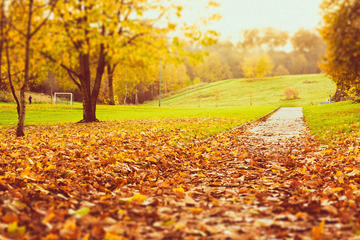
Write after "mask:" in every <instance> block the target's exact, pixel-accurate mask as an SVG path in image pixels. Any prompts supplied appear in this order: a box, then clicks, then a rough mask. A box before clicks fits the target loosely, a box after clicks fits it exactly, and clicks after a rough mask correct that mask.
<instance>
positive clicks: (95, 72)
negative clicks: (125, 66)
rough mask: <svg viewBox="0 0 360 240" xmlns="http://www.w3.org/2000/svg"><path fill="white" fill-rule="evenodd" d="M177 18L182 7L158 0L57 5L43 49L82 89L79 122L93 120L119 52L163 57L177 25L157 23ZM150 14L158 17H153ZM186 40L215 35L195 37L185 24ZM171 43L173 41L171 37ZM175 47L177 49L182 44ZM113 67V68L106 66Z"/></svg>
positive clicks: (95, 0)
mask: <svg viewBox="0 0 360 240" xmlns="http://www.w3.org/2000/svg"><path fill="white" fill-rule="evenodd" d="M172 9H175V14H176V15H181V11H182V7H181V6H179V5H176V4H172V5H171V6H169V7H167V6H165V5H163V2H162V1H145V0H141V1H130V0H114V1H106V0H101V1H99V0H88V1H83V0H73V1H70V0H69V1H62V2H61V4H58V6H57V8H56V11H55V13H54V19H53V21H52V23H53V24H52V28H50V29H49V32H50V33H51V34H52V35H53V36H54V37H53V41H54V43H55V44H54V45H55V46H56V48H55V49H54V47H53V46H54V45H53V46H51V47H50V46H44V48H43V50H42V54H43V55H44V56H45V57H46V58H48V59H50V60H51V61H53V62H56V63H57V64H58V65H59V66H61V67H63V68H64V69H66V71H67V72H68V74H69V76H70V78H71V79H72V81H73V82H74V83H75V84H76V86H77V87H78V88H79V89H80V90H81V91H82V95H83V96H82V97H83V119H82V120H81V121H80V122H93V121H97V119H96V102H97V98H98V95H99V91H100V86H101V82H102V79H103V75H104V72H105V67H106V66H107V65H108V66H109V67H110V68H109V71H108V72H109V76H110V77H111V75H112V71H113V69H114V68H115V66H116V65H117V66H118V67H119V65H118V64H117V63H118V62H119V60H120V62H121V59H122V57H123V56H122V53H123V49H126V48H128V47H130V46H133V47H134V48H135V49H142V48H147V47H149V46H153V45H155V47H157V54H156V55H155V57H158V58H160V57H161V56H162V55H163V54H165V53H166V43H167V41H165V40H166V38H165V36H166V35H167V34H168V33H169V32H170V31H174V30H175V29H176V24H173V23H171V22H170V21H168V20H166V18H165V19H164V20H163V22H161V24H162V25H161V24H159V25H158V26H156V23H157V22H158V20H159V19H163V16H165V15H168V12H169V14H171V11H170V10H172ZM147 12H149V14H148V15H150V16H151V15H153V14H154V13H158V14H157V15H156V16H155V17H153V18H151V17H149V16H148V15H147V14H146V13H147ZM184 31H185V36H186V37H187V38H189V39H192V40H194V41H195V42H201V43H203V44H210V43H212V41H213V40H212V37H213V36H216V32H213V31H207V32H206V34H199V32H198V30H197V29H194V28H193V27H192V26H189V25H187V26H186V27H185V29H184ZM174 39H175V38H174ZM173 45H177V47H179V48H181V43H180V41H175V42H174V44H173ZM109 64H111V65H109Z"/></svg>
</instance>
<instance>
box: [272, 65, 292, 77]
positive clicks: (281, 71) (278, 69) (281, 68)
mask: <svg viewBox="0 0 360 240" xmlns="http://www.w3.org/2000/svg"><path fill="white" fill-rule="evenodd" d="M284 75H290V72H289V70H288V69H287V68H286V67H285V66H284V65H282V64H281V65H279V66H277V67H276V69H275V71H274V76H284Z"/></svg>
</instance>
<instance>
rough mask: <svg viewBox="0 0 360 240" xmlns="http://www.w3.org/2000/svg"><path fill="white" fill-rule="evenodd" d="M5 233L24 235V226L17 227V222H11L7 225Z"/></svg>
mask: <svg viewBox="0 0 360 240" xmlns="http://www.w3.org/2000/svg"><path fill="white" fill-rule="evenodd" d="M7 231H8V233H16V234H21V233H25V231H26V226H22V227H19V226H18V223H17V222H12V223H10V224H9V225H8V229H7Z"/></svg>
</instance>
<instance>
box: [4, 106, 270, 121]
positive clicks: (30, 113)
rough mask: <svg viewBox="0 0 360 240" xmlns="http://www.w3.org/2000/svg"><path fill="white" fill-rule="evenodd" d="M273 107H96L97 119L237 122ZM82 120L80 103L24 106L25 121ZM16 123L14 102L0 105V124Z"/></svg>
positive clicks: (266, 111) (257, 115)
mask: <svg viewBox="0 0 360 240" xmlns="http://www.w3.org/2000/svg"><path fill="white" fill-rule="evenodd" d="M275 108H276V106H251V107H250V106H243V107H219V108H170V107H161V108H159V107H145V106H108V105H98V106H97V118H98V119H99V120H102V121H104V120H116V119H154V118H184V117H187V118H191V117H198V118H227V119H237V120H238V121H240V122H246V121H251V120H254V119H257V118H259V117H261V116H263V115H265V114H266V113H268V112H270V111H271V110H273V109H275ZM81 119H82V106H79V105H75V106H69V105H44V104H39V105H37V104H32V105H28V106H27V114H26V120H25V124H27V125H29V124H40V123H60V122H76V121H79V120H81ZM15 124H17V113H16V105H14V104H12V105H9V104H0V126H11V125H15Z"/></svg>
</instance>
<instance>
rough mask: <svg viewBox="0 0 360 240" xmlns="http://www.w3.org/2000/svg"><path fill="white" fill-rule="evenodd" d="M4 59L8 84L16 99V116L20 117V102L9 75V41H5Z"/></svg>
mask: <svg viewBox="0 0 360 240" xmlns="http://www.w3.org/2000/svg"><path fill="white" fill-rule="evenodd" d="M5 48H6V61H7V72H8V78H9V84H10V89H11V93H12V95H13V97H14V99H15V101H16V110H17V114H18V118H20V102H19V99H18V97H17V96H16V92H15V88H14V85H13V82H12V77H11V63H10V56H9V43H8V42H6V47H5Z"/></svg>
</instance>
